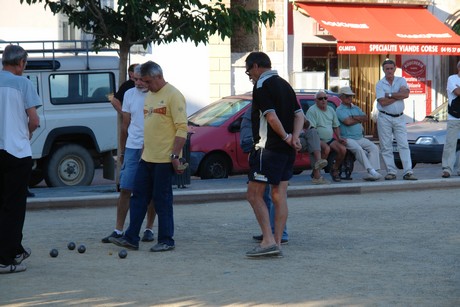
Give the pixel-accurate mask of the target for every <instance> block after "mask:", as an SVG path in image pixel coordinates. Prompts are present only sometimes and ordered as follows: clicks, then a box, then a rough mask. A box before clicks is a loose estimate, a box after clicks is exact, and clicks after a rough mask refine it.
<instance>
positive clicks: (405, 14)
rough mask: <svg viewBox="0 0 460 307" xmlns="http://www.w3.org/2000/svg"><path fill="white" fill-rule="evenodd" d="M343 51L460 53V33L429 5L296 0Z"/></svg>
mask: <svg viewBox="0 0 460 307" xmlns="http://www.w3.org/2000/svg"><path fill="white" fill-rule="evenodd" d="M296 5H297V6H298V7H299V9H300V10H303V11H305V12H306V13H307V14H308V15H309V16H311V17H313V18H314V19H315V20H316V21H317V22H318V23H319V24H321V25H322V26H323V27H324V28H325V29H326V30H327V31H328V32H329V33H331V34H332V35H333V36H334V37H335V39H336V40H337V53H342V54H414V55H460V36H459V35H458V34H456V33H455V32H454V31H452V29H450V28H449V27H448V26H446V25H445V24H443V23H442V22H441V21H440V20H439V19H437V18H436V17H435V16H434V15H433V14H431V13H430V12H429V11H428V10H427V9H426V8H423V7H393V6H383V5H372V4H368V5H364V4H360V5H353V4H349V3H348V4H345V3H344V4H329V3H328V4H317V3H308V4H307V3H296Z"/></svg>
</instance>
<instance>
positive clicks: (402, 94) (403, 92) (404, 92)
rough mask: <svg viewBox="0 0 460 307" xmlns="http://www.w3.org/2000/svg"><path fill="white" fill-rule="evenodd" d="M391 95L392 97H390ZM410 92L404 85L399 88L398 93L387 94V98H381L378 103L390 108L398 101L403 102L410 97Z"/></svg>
mask: <svg viewBox="0 0 460 307" xmlns="http://www.w3.org/2000/svg"><path fill="white" fill-rule="evenodd" d="M390 94H391V97H390ZM409 94H410V90H409V88H408V87H407V86H405V85H403V86H401V87H400V88H399V91H398V92H395V93H386V94H385V97H383V98H380V99H379V100H378V101H379V103H380V105H382V106H384V107H385V106H388V105H390V104H392V103H394V102H395V101H397V100H403V99H406V98H408V97H409Z"/></svg>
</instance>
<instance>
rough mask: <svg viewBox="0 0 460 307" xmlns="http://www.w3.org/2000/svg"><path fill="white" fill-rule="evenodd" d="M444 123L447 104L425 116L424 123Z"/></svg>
mask: <svg viewBox="0 0 460 307" xmlns="http://www.w3.org/2000/svg"><path fill="white" fill-rule="evenodd" d="M432 120H435V121H444V120H447V102H445V103H443V104H442V105H440V106H439V107H437V108H436V109H434V110H433V112H431V114H430V115H427V116H426V117H425V119H424V121H432Z"/></svg>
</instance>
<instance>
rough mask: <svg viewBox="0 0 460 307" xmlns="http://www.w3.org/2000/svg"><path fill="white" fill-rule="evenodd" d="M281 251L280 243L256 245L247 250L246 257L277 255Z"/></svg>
mask: <svg viewBox="0 0 460 307" xmlns="http://www.w3.org/2000/svg"><path fill="white" fill-rule="evenodd" d="M280 252H281V251H280V249H279V248H278V245H276V244H274V245H272V246H268V247H261V246H256V247H254V248H253V249H251V250H250V251H248V252H246V257H262V256H268V255H277V254H279V253H280Z"/></svg>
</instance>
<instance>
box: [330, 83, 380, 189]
mask: <svg viewBox="0 0 460 307" xmlns="http://www.w3.org/2000/svg"><path fill="white" fill-rule="evenodd" d="M339 94H340V96H339V98H340V99H341V100H342V103H341V104H340V106H339V107H338V108H337V110H336V113H337V117H338V119H339V122H340V134H341V136H342V137H343V138H346V139H347V142H346V147H347V149H348V150H350V151H351V152H352V153H353V154H354V155H355V158H356V160H358V162H359V163H361V165H362V166H364V168H365V169H366V170H367V172H368V176H367V177H364V180H368V181H375V180H379V179H381V178H382V175H380V174H379V173H378V172H377V171H376V170H379V169H380V155H379V149H378V147H377V145H375V144H374V143H373V142H371V141H370V140H368V139H366V138H365V137H364V128H363V125H362V123H363V122H365V121H367V115H366V114H365V113H364V112H363V111H362V110H361V109H360V108H359V107H358V106H355V105H354V104H353V103H352V100H353V96H354V95H355V93H353V91H352V90H351V88H350V87H348V86H347V87H342V88H341V89H340V90H339Z"/></svg>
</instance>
